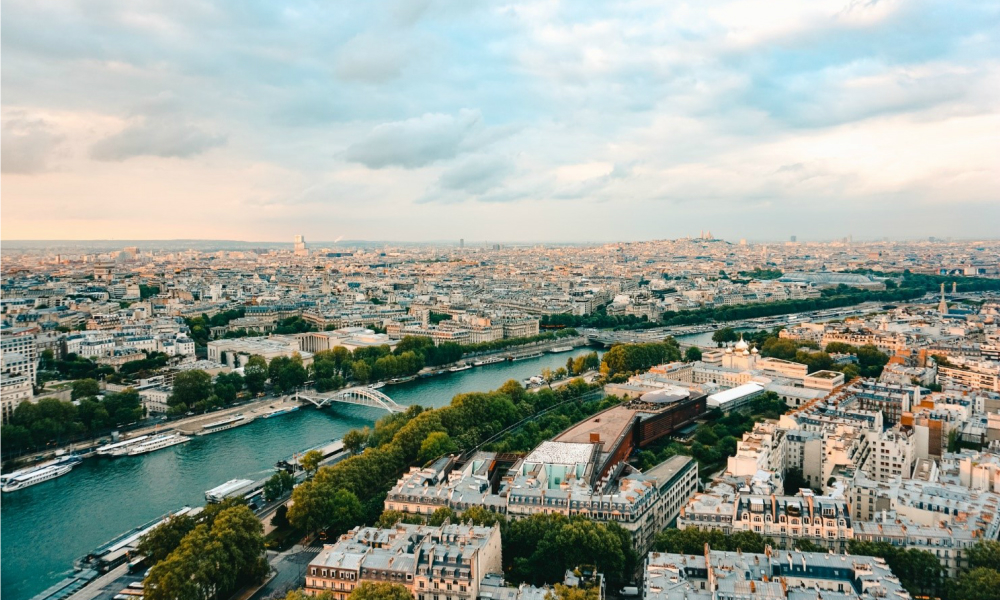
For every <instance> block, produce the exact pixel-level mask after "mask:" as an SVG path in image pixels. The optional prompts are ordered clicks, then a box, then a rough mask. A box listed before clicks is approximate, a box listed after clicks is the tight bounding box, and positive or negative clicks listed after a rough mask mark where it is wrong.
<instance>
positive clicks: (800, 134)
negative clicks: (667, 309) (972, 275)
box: [0, 0, 1000, 242]
mask: <svg viewBox="0 0 1000 600" xmlns="http://www.w3.org/2000/svg"><path fill="white" fill-rule="evenodd" d="M0 27H2V32H0V92H2V104H0V117H2V138H0V139H2V149H0V169H2V176H0V238H2V239H4V240H13V239H108V238H119V239H125V238H127V239H174V238H184V239H234V240H254V241H281V240H289V241H290V240H291V238H292V236H293V235H295V234H304V235H305V236H306V238H307V240H308V239H314V240H333V239H336V238H339V237H343V238H346V239H369V240H400V241H420V240H457V239H459V238H464V239H466V240H467V241H470V242H471V241H475V240H482V241H490V240H493V241H525V240H536V241H543V240H551V241H613V240H623V241H627V240H640V239H662V238H675V237H683V236H689V235H694V236H697V235H698V234H699V233H700V232H701V231H703V230H708V231H711V232H712V233H713V234H714V235H715V236H716V237H723V238H727V239H734V240H735V239H740V238H746V239H750V240H758V239H775V240H776V239H787V238H788V236H790V235H797V236H798V238H799V240H806V239H821V240H822V239H834V238H840V237H844V236H847V235H853V236H854V238H855V239H865V238H882V237H889V238H919V237H924V236H941V237H948V236H951V237H959V238H985V237H989V238H995V237H998V236H1000V3H997V2H996V1H995V0H983V1H965V0H948V1H924V0H915V1H910V0H868V1H859V0H833V1H831V0H797V1H792V0H744V1H733V0H720V1H714V0H701V1H699V2H692V3H684V2H664V1H663V0H656V1H647V0H635V1H624V2H615V1H608V0H600V1H595V2H587V1H584V0H577V1H573V2H558V1H538V2H535V1H525V2H512V3H507V2H489V1H485V0H483V1H479V0H477V1H469V0H442V1H435V0H392V1H381V0H365V1H364V2H338V1H331V0H324V1H318V2H310V1H308V0H305V1H296V2H278V1H269V2H265V1H259V0H258V1H255V0H233V1H231V2H213V1H205V0H122V1H113V0H4V3H3V19H2V22H0Z"/></svg>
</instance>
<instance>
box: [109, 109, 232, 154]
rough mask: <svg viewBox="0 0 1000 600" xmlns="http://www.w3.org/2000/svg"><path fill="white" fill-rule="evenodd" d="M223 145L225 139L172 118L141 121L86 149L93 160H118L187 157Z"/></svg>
mask: <svg viewBox="0 0 1000 600" xmlns="http://www.w3.org/2000/svg"><path fill="white" fill-rule="evenodd" d="M225 143H226V137H225V136H223V135H218V134H214V133H208V132H206V131H204V130H202V129H201V128H199V127H195V126H192V125H188V124H185V123H177V122H174V121H173V120H172V119H159V120H149V119H142V120H140V121H139V122H136V123H131V124H129V125H128V126H127V127H125V129H123V130H122V131H120V132H118V133H116V134H114V135H112V136H109V137H106V138H104V139H102V140H100V141H99V142H97V143H96V144H94V145H93V146H92V147H91V149H90V155H91V157H93V158H94V159H95V160H110V161H122V160H126V159H129V158H133V157H136V156H158V157H161V158H190V157H192V156H195V155H198V154H201V153H202V152H205V151H206V150H209V149H211V148H215V147H218V146H221V145H223V144H225Z"/></svg>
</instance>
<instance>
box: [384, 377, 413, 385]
mask: <svg viewBox="0 0 1000 600" xmlns="http://www.w3.org/2000/svg"><path fill="white" fill-rule="evenodd" d="M416 378H417V376H416V375H408V376H406V377H393V378H392V379H390V380H389V381H387V382H386V383H388V384H389V385H396V384H397V383H406V382H407V381H413V380H414V379H416Z"/></svg>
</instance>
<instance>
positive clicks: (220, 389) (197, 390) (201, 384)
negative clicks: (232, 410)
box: [167, 359, 263, 415]
mask: <svg viewBox="0 0 1000 600" xmlns="http://www.w3.org/2000/svg"><path fill="white" fill-rule="evenodd" d="M261 360H263V359H261ZM244 387H246V381H245V380H244V378H243V376H242V375H240V374H239V373H236V372H232V373H220V374H219V375H218V376H216V378H215V381H214V382H213V381H212V376H211V375H209V374H208V373H206V372H205V371H201V370H199V369H192V370H190V371H181V372H180V373H178V374H177V375H175V376H174V387H173V391H172V392H171V394H170V396H169V397H168V398H167V404H168V405H170V411H169V412H170V414H175V415H177V414H184V413H186V412H188V411H196V412H204V411H206V410H208V409H211V408H220V407H223V406H226V405H227V404H232V403H233V402H235V401H236V399H237V397H238V396H239V393H240V392H241V391H243V389H244Z"/></svg>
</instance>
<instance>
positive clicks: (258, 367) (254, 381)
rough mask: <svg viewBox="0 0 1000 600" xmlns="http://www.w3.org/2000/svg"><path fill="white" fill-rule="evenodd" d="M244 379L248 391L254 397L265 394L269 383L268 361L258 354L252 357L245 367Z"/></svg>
mask: <svg viewBox="0 0 1000 600" xmlns="http://www.w3.org/2000/svg"><path fill="white" fill-rule="evenodd" d="M243 377H244V381H245V383H246V386H247V391H249V392H250V393H251V394H254V395H256V394H259V393H260V392H263V391H264V384H266V383H267V361H266V360H264V357H263V356H260V355H257V354H254V355H253V356H251V357H250V358H249V359H248V360H247V363H246V365H244V366H243Z"/></svg>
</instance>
